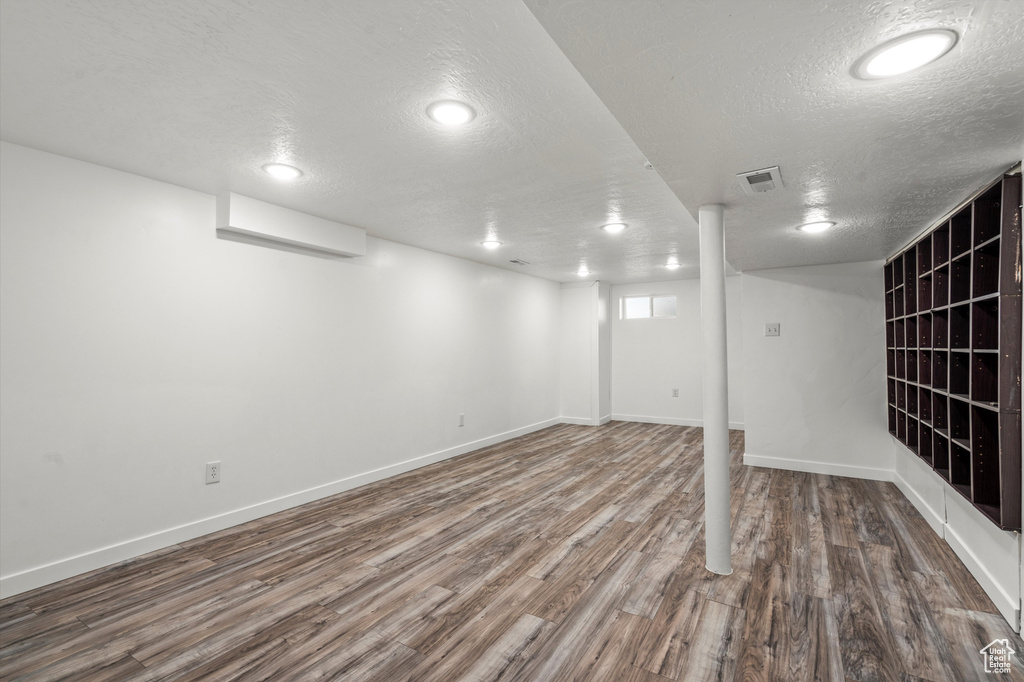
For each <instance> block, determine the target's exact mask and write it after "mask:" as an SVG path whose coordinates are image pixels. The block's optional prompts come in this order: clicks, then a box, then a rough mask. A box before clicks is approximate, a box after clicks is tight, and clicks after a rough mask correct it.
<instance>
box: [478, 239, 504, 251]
mask: <svg viewBox="0 0 1024 682" xmlns="http://www.w3.org/2000/svg"><path fill="white" fill-rule="evenodd" d="M480 245H481V246H483V247H484V248H485V249H496V248H498V247H499V246H501V242H499V241H498V240H496V239H488V240H487V241H485V242H480Z"/></svg>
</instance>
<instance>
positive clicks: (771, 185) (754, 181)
mask: <svg viewBox="0 0 1024 682" xmlns="http://www.w3.org/2000/svg"><path fill="white" fill-rule="evenodd" d="M736 177H738V178H739V179H740V185H741V186H742V187H743V191H744V192H746V193H747V194H757V193H759V192H770V191H771V190H773V189H782V187H784V185H783V184H782V174H781V173H779V167H778V166H772V167H771V168H762V169H761V170H755V171H747V172H746V173H738V174H737V175H736Z"/></svg>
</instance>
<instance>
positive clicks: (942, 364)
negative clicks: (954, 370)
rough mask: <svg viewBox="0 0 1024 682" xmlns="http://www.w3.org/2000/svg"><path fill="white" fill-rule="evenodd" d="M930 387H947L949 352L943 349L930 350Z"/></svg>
mask: <svg viewBox="0 0 1024 682" xmlns="http://www.w3.org/2000/svg"><path fill="white" fill-rule="evenodd" d="M932 388H934V389H935V390H937V391H945V390H947V389H948V388H949V353H948V352H946V351H944V350H937V351H933V352H932Z"/></svg>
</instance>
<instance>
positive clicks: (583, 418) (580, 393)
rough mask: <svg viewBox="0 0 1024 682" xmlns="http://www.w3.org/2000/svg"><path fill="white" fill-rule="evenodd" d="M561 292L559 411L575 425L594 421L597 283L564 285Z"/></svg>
mask: <svg viewBox="0 0 1024 682" xmlns="http://www.w3.org/2000/svg"><path fill="white" fill-rule="evenodd" d="M560 292H561V298H560V300H561V308H560V310H561V317H560V326H561V338H560V346H559V368H560V375H559V376H560V383H559V408H560V412H559V414H560V415H561V417H562V419H564V420H565V421H567V422H570V423H573V424H592V423H593V419H594V415H593V403H594V400H593V396H594V395H595V393H596V391H597V387H596V385H595V384H594V382H595V379H596V378H597V371H596V366H597V358H596V355H595V353H594V348H593V345H594V338H593V337H594V326H595V322H596V318H595V314H594V311H595V309H596V307H595V306H596V301H597V283H596V282H580V283H572V284H563V285H561V290H560Z"/></svg>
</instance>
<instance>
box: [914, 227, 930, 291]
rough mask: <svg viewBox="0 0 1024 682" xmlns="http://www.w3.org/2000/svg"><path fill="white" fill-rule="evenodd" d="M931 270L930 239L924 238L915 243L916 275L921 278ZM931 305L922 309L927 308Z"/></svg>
mask: <svg viewBox="0 0 1024 682" xmlns="http://www.w3.org/2000/svg"><path fill="white" fill-rule="evenodd" d="M931 269H932V238H931V237H925V238H924V239H922V240H921V241H919V242H918V243H917V274H918V276H921V275H923V274H925V273H926V272H928V271H929V270H931ZM930 305H931V304H930V303H929V304H928V305H925V306H923V307H925V308H927V307H929V306H930Z"/></svg>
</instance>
